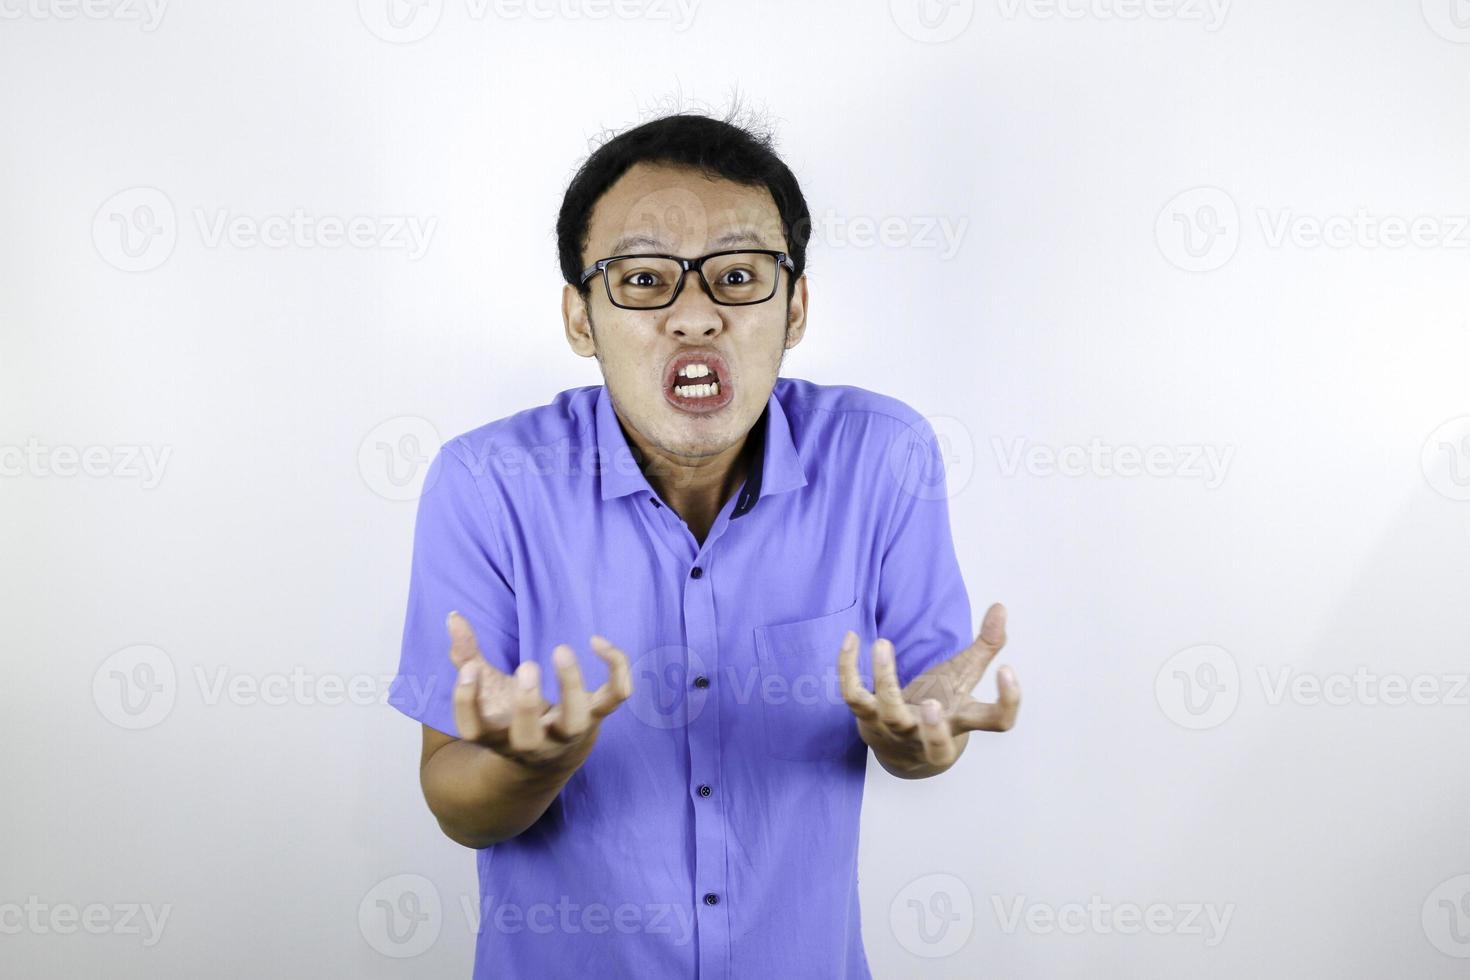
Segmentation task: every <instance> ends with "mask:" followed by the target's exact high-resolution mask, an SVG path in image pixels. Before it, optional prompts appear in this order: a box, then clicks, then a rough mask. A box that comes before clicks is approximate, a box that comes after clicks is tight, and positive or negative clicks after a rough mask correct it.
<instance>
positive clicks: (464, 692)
mask: <svg viewBox="0 0 1470 980" xmlns="http://www.w3.org/2000/svg"><path fill="white" fill-rule="evenodd" d="M446 625H447V628H448V630H449V635H450V641H451V642H450V647H449V659H450V661H451V662H452V663H453V664H454V665H455V666H456V667H457V669H458V674H457V679H456V682H455V685H454V724H455V728H456V730H457V731H458V732H459V735H460V737H459V738H454V737H452V736H450V735H446V734H445V733H443V732H441V731H439V730H438V729H436V728H434V727H432V726H430V725H427V724H426V725H424V726H423V755H422V756H421V757H420V761H419V783H420V785H421V786H422V787H423V791H424V800H425V802H427V803H428V805H429V811H430V812H431V813H433V814H434V818H435V819H436V820H438V821H439V826H440V828H441V829H442V830H443V831H444V833H445V835H446V836H447V837H449V839H450V840H453V841H455V842H456V843H459V844H463V845H464V846H465V847H475V848H480V847H489V846H490V845H492V844H498V843H500V842H501V841H505V840H509V839H510V838H512V837H515V836H516V835H517V834H520V833H521V832H523V831H524V830H526V828H528V827H530V826H531V825H532V824H534V823H535V822H536V821H537V820H539V819H540V818H541V815H542V814H543V813H545V812H546V808H547V807H549V806H550V805H551V801H552V800H554V799H556V796H557V794H558V793H560V792H561V788H562V787H563V786H565V785H566V783H567V780H569V779H571V777H572V774H573V773H575V772H576V771H577V770H578V769H579V768H581V765H582V763H583V762H585V761H587V756H588V755H589V754H590V753H591V751H592V746H593V745H594V744H596V742H597V734H598V731H599V729H600V727H601V723H602V719H603V718H606V717H607V716H608V715H609V714H611V713H612V712H613V711H614V710H616V709H617V707H618V706H619V705H620V704H622V703H623V702H624V701H625V700H627V698H628V695H629V694H631V693H632V689H633V688H632V679H631V673H630V671H629V669H628V658H627V656H626V655H625V654H624V653H623V651H621V650H619V649H618V648H617V647H615V646H613V645H612V644H611V643H609V642H608V641H607V640H606V639H604V638H603V637H601V636H593V637H592V647H593V649H594V650H595V651H596V652H597V655H598V656H599V657H601V658H602V659H603V660H604V661H606V662H607V665H608V679H607V682H606V683H604V684H603V685H602V686H601V687H599V688H598V689H597V690H596V691H594V692H591V693H588V692H587V690H586V689H585V688H584V687H583V682H582V671H581V669H580V668H579V667H578V666H577V658H576V655H575V654H574V653H573V652H572V648H571V647H569V646H567V645H566V644H560V645H558V646H557V647H556V649H555V650H553V651H552V662H553V663H554V664H555V666H556V675H557V682H558V683H559V684H560V686H561V695H562V698H561V703H559V704H556V705H548V704H547V703H546V701H545V699H544V698H542V697H541V675H540V668H539V667H538V666H537V665H536V664H535V663H534V662H526V663H522V664H521V665H520V666H519V667H517V668H516V670H515V673H514V674H506V673H504V672H502V671H500V670H497V669H496V668H495V667H494V666H493V665H491V664H490V663H489V662H488V661H486V659H485V657H484V655H483V653H481V651H480V646H479V643H478V642H477V641H476V639H475V634H474V630H473V629H471V628H470V624H469V623H468V621H466V620H465V619H464V617H462V616H460V615H459V614H458V613H450V614H449V617H448V621H447V624H446Z"/></svg>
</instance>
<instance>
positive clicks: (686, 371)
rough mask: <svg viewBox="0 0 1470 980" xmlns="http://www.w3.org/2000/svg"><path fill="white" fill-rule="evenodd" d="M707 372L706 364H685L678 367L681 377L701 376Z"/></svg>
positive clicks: (707, 366)
mask: <svg viewBox="0 0 1470 980" xmlns="http://www.w3.org/2000/svg"><path fill="white" fill-rule="evenodd" d="M709 373H710V371H709V365H708V364H686V365H684V366H683V367H681V368H680V369H679V377H681V378H702V377H704V376H705V375H706V374H709Z"/></svg>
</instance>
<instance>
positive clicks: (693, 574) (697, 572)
mask: <svg viewBox="0 0 1470 980" xmlns="http://www.w3.org/2000/svg"><path fill="white" fill-rule="evenodd" d="M703 574H704V569H702V568H700V567H699V566H698V565H695V566H694V567H693V568H691V569H690V570H689V577H690V578H699V576H701V575H703Z"/></svg>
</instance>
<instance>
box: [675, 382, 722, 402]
mask: <svg viewBox="0 0 1470 980" xmlns="http://www.w3.org/2000/svg"><path fill="white" fill-rule="evenodd" d="M719 393H720V383H719V382H718V381H714V382H711V383H710V384H707V385H678V386H677V387H675V388H674V394H676V395H678V396H679V397H680V398H709V397H712V396H714V395H718V394H719Z"/></svg>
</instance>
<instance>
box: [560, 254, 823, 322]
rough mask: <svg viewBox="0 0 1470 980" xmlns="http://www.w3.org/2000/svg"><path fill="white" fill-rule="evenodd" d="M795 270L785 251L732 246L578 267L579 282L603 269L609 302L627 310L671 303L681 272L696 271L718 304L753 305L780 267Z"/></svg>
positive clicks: (771, 287)
mask: <svg viewBox="0 0 1470 980" xmlns="http://www.w3.org/2000/svg"><path fill="white" fill-rule="evenodd" d="M783 268H785V269H786V270H787V271H788V272H793V273H794V272H795V271H796V263H794V262H792V261H791V257H790V256H788V255H787V254H786V253H785V252H777V251H773V250H771V249H764V248H761V249H732V250H729V251H725V252H711V253H710V254H708V255H701V256H700V257H699V258H697V259H681V258H679V256H677V255H654V254H641V255H614V256H610V257H609V258H605V259H598V260H597V262H596V263H595V264H593V265H591V266H589V267H588V268H586V269H584V270H583V271H582V285H584V286H585V285H586V284H587V280H589V279H591V278H592V277H593V276H595V275H597V274H599V273H601V274H602V281H603V283H604V284H605V285H606V286H607V298H608V299H609V300H610V301H611V302H612V305H614V306H617V307H621V308H622V309H625V310H661V309H663V308H664V307H666V306H672V305H673V303H674V300H676V299H678V298H679V293H680V291H681V290H683V288H684V277H685V276H686V275H688V274H689V273H690V272H694V273H697V274H698V276H699V285H700V287H701V288H703V289H704V291H705V294H706V295H707V296H709V298H710V299H712V300H714V301H715V302H716V303H718V304H719V305H721V306H752V305H754V304H756V303H764V302H765V301H766V300H768V299H770V298H771V297H772V296H774V295H776V286H777V284H778V283H779V282H780V281H781V270H782V269H783Z"/></svg>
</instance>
